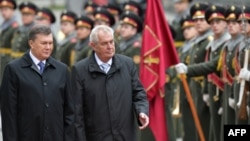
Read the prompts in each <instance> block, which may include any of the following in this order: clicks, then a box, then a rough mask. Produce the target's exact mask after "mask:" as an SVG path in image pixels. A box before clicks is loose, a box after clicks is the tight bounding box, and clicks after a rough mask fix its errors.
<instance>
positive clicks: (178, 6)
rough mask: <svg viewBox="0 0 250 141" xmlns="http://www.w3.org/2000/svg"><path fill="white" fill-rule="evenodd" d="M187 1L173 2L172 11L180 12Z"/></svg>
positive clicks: (186, 5)
mask: <svg viewBox="0 0 250 141" xmlns="http://www.w3.org/2000/svg"><path fill="white" fill-rule="evenodd" d="M188 5H189V3H188V2H176V3H175V4H174V11H175V12H176V13H182V12H183V11H185V10H186V9H187V8H188Z"/></svg>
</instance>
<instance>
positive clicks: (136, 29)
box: [117, 12, 143, 69]
mask: <svg viewBox="0 0 250 141" xmlns="http://www.w3.org/2000/svg"><path fill="white" fill-rule="evenodd" d="M120 23H121V30H120V36H121V41H120V42H119V43H118V48H117V50H119V51H118V53H120V54H123V55H126V56H129V57H131V58H132V59H133V60H134V63H135V64H136V65H137V67H138V69H139V65H140V53H141V31H142V26H143V25H142V24H143V23H142V20H141V18H140V17H139V16H138V15H136V14H134V13H132V12H125V13H124V14H123V15H122V16H121V19H120Z"/></svg>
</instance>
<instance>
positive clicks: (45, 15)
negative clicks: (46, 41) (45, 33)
mask: <svg viewBox="0 0 250 141" xmlns="http://www.w3.org/2000/svg"><path fill="white" fill-rule="evenodd" d="M55 22H56V17H55V15H54V13H53V12H52V11H51V10H50V9H48V8H46V7H43V8H40V9H39V10H38V12H37V15H36V20H35V24H41V25H47V26H50V27H51V26H52V24H54V23H55ZM56 50H57V39H56V36H55V34H54V33H53V52H52V54H51V56H52V57H55V55H56Z"/></svg>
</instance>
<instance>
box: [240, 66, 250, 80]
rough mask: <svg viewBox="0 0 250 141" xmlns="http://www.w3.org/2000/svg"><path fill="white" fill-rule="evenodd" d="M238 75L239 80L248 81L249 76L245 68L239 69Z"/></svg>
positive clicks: (249, 73)
mask: <svg viewBox="0 0 250 141" xmlns="http://www.w3.org/2000/svg"><path fill="white" fill-rule="evenodd" d="M238 77H239V79H240V80H241V79H243V80H246V81H249V78H250V72H249V70H247V69H246V68H243V69H241V70H240V73H239V76H238Z"/></svg>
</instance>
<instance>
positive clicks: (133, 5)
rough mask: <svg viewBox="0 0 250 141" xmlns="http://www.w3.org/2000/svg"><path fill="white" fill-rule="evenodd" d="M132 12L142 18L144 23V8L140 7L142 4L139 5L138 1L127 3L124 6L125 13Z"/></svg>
mask: <svg viewBox="0 0 250 141" xmlns="http://www.w3.org/2000/svg"><path fill="white" fill-rule="evenodd" d="M126 11H129V12H132V13H135V14H136V15H138V16H139V17H141V19H142V21H143V20H144V19H143V14H144V13H143V9H142V6H141V5H140V3H138V2H137V1H132V0H130V1H127V2H125V3H124V4H123V12H126Z"/></svg>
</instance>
